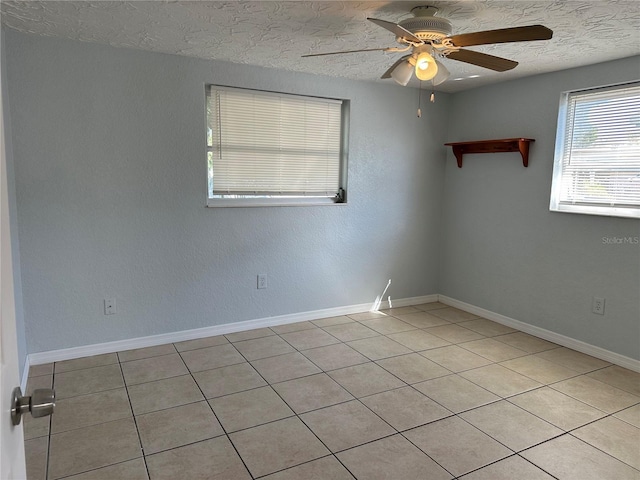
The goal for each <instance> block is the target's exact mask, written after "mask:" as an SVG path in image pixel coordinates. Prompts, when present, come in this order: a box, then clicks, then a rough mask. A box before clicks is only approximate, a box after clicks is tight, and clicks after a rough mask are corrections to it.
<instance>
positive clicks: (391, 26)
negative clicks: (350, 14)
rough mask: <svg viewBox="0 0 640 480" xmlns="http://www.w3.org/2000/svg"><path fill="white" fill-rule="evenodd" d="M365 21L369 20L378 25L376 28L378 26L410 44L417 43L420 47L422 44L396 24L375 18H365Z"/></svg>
mask: <svg viewBox="0 0 640 480" xmlns="http://www.w3.org/2000/svg"><path fill="white" fill-rule="evenodd" d="M367 20H369V21H370V22H373V23H375V24H376V25H378V26H380V27H382V28H386V29H387V30H389V31H390V32H391V33H393V34H394V35H395V36H396V37H400V38H404V39H405V40H409V41H410V42H415V43H419V44H420V45H422V44H423V43H424V42H423V41H422V40H420V39H419V38H418V37H416V36H415V35H414V34H413V33H411V32H410V31H409V30H407V29H406V28H403V27H401V26H400V25H398V24H396V23H393V22H387V21H386V20H378V19H377V18H367Z"/></svg>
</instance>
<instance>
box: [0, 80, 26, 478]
mask: <svg viewBox="0 0 640 480" xmlns="http://www.w3.org/2000/svg"><path fill="white" fill-rule="evenodd" d="M1 92H2V78H1V76H0V162H1V163H2V165H1V168H0V480H15V479H23V478H26V477H27V474H26V468H25V463H24V435H23V431H22V423H21V424H20V425H18V426H17V427H14V426H13V424H12V423H11V415H10V412H11V392H12V391H13V388H14V387H17V386H18V385H20V379H19V374H18V340H17V337H16V312H15V301H14V296H13V264H12V261H11V235H10V233H9V196H8V194H7V159H6V151H5V141H4V140H5V138H4V118H3V114H2V112H3V110H2V93H1Z"/></svg>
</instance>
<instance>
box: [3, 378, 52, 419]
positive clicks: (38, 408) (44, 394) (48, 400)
mask: <svg viewBox="0 0 640 480" xmlns="http://www.w3.org/2000/svg"><path fill="white" fill-rule="evenodd" d="M55 406H56V392H54V391H53V389H52V388H38V389H37V390H34V391H33V394H32V395H31V396H30V397H25V396H23V395H22V390H20V387H16V388H14V389H13V393H12V395H11V422H12V423H13V424H14V425H19V424H20V420H21V419H22V414H23V413H26V412H31V416H32V417H34V418H38V417H46V416H47V415H51V414H52V413H53V409H54V408H55Z"/></svg>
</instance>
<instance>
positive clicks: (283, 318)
mask: <svg viewBox="0 0 640 480" xmlns="http://www.w3.org/2000/svg"><path fill="white" fill-rule="evenodd" d="M436 301H440V302H442V303H444V304H446V305H450V306H452V307H455V308H459V309H460V310H464V311H465V312H469V313H472V314H474V315H478V316H479V317H483V318H487V319H489V320H493V321H494V322H497V323H500V324H502V325H506V326H508V327H512V328H515V329H517V330H520V331H522V332H525V333H528V334H531V335H534V336H536V337H539V338H542V339H544V340H548V341H550V342H554V343H557V344H558V345H562V346H564V347H567V348H571V349H573V350H577V351H579V352H582V353H586V354H587V355H591V356H593V357H596V358H600V359H602V360H606V361H607V362H611V363H614V364H616V365H620V366H621V367H624V368H628V369H629V370H633V371H636V372H640V360H636V359H633V358H630V357H626V356H624V355H620V354H618V353H615V352H611V351H609V350H605V349H604V348H600V347H596V346H595V345H590V344H588V343H585V342H581V341H579V340H575V339H573V338H570V337H567V336H565V335H561V334H559V333H556V332H552V331H550V330H546V329H544V328H540V327H536V326H534V325H530V324H528V323H524V322H521V321H519V320H515V319H513V318H510V317H506V316H504V315H501V314H499V313H495V312H491V311H489V310H485V309H484V308H480V307H476V306H475V305H471V304H469V303H465V302H461V301H460V300H456V299H454V298H450V297H447V296H445V295H435V294H434V295H424V296H421V297H410V298H402V299H398V300H392V302H391V306H393V307H406V306H411V305H420V304H422V303H430V302H436ZM378 308H379V309H380V310H383V309H385V308H389V302H388V301H384V302H379V306H378ZM372 309H373V305H371V304H364V303H363V304H359V305H348V306H344V307H335V308H327V309H322V310H312V311H308V312H300V313H293V314H288V315H278V316H275V317H266V318H259V319H255V320H247V321H243V322H236V323H227V324H224V325H214V326H211V327H204V328H196V329H193V330H183V331H179V332H171V333H163V334H160V335H151V336H147V337H138V338H131V339H126V340H117V341H113V342H106V343H98V344H93V345H85V346H82V347H73V348H65V349H61V350H51V351H48V352H38V353H31V354H29V355H27V359H26V362H25V369H24V373H23V376H22V377H23V378H22V389H23V391H24V390H25V389H26V383H27V378H28V371H29V366H31V365H41V364H43V363H49V362H60V361H63V360H72V359H74V358H80V357H86V356H89V355H99V354H102V353H113V352H122V351H124V350H132V349H134V348H143V347H153V346H156V345H163V344H165V343H174V342H182V341H185V340H193V339H196V338H203V337H211V336H214V335H224V334H227V333H235V332H242V331H245V330H252V329H255V328H263V327H275V326H278V325H286V324H289V323H295V322H303V321H309V320H318V319H321V318H327V317H337V316H340V315H349V314H352V313H360V312H366V311H370V310H372Z"/></svg>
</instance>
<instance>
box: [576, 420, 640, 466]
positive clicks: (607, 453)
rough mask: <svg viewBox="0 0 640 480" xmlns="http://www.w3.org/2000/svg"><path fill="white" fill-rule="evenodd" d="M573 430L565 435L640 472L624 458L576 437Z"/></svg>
mask: <svg viewBox="0 0 640 480" xmlns="http://www.w3.org/2000/svg"><path fill="white" fill-rule="evenodd" d="M600 420H602V419H600ZM592 423H593V422H592ZM573 431H575V430H573ZM573 431H571V432H567V435H570V436H571V437H573V438H575V439H576V440H579V441H581V442H582V443H584V444H586V445H589V446H590V447H592V448H595V449H596V450H599V451H601V452H602V453H604V454H606V455H607V456H609V457H611V458H613V459H614V460H617V461H619V462H622V463H624V464H625V465H628V466H629V467H631V468H633V469H634V470H637V471H639V472H640V469H638V468H636V467H634V466H633V465H631V464H629V463H628V462H626V461H625V460H622V459H621V458H618V457H616V456H614V455H611V454H610V453H609V452H607V451H605V450H603V449H601V448H600V447H598V446H596V445H593V444H592V443H589V442H587V441H586V440H583V439H582V438H580V437H577V436H575V435H573Z"/></svg>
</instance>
